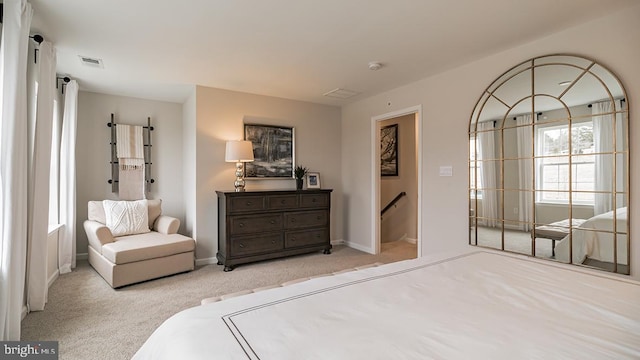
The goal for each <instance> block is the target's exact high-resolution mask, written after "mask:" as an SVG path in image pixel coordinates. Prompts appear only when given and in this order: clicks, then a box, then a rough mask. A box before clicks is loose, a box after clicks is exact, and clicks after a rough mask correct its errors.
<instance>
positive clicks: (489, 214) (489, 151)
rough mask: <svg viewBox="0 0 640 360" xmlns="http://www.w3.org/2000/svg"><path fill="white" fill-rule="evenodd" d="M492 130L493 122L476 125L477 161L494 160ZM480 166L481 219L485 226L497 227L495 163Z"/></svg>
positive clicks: (483, 163) (483, 162) (494, 147)
mask: <svg viewBox="0 0 640 360" xmlns="http://www.w3.org/2000/svg"><path fill="white" fill-rule="evenodd" d="M493 130H494V126H493V121H485V122H481V123H478V131H479V132H478V145H479V148H480V149H479V150H480V151H479V152H480V159H479V160H494V159H495V158H496V146H495V145H496V142H495V134H496V132H495V131H493ZM481 164H482V165H481V174H480V178H481V179H482V187H483V189H484V190H482V207H481V208H482V217H484V218H485V225H486V226H489V227H496V226H497V225H498V222H497V221H496V219H497V218H498V194H497V193H496V191H495V190H494V189H496V188H497V182H496V162H495V161H482V163H481ZM487 189H491V190H487Z"/></svg>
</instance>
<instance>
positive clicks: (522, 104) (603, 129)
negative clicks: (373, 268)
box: [469, 55, 630, 274]
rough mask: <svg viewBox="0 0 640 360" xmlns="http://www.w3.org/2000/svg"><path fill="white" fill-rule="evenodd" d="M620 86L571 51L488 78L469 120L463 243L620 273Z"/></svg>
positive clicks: (623, 233)
mask: <svg viewBox="0 0 640 360" xmlns="http://www.w3.org/2000/svg"><path fill="white" fill-rule="evenodd" d="M628 109H629V105H628V102H627V97H626V93H625V90H624V87H623V86H622V83H621V82H620V81H619V80H618V79H617V77H616V76H615V75H614V74H613V73H611V72H610V71H608V70H607V69H606V68H605V67H603V66H602V65H599V64H596V63H595V62H594V61H592V60H590V59H586V58H582V57H577V56H572V55H550V56H542V57H537V58H533V59H530V60H527V61H525V62H523V63H521V64H518V65H517V66H515V67H513V68H512V69H511V70H509V71H507V72H506V73H505V74H503V75H502V76H501V77H499V78H498V79H496V80H495V81H494V82H493V83H492V84H490V85H489V86H488V87H487V89H486V90H485V92H483V94H482V95H481V96H480V98H479V100H478V103H477V104H476V107H475V109H474V111H473V113H472V115H471V119H470V125H469V232H470V235H469V243H470V244H471V245H476V246H481V247H486V248H491V249H496V250H502V251H508V252H512V253H517V254H524V255H528V256H534V257H537V258H542V259H549V260H552V261H558V262H562V263H569V264H575V265H579V266H585V267H592V268H597V269H601V270H605V271H611V272H616V273H621V274H629V259H630V254H629V248H630V236H629V228H630V225H629V222H628V221H627V213H628V201H629V171H628V169H629V150H628V148H629V140H628V126H629V125H628V119H629V117H628Z"/></svg>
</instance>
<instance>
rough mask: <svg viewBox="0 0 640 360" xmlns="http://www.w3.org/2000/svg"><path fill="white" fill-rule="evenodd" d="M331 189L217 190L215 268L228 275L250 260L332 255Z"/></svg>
mask: <svg viewBox="0 0 640 360" xmlns="http://www.w3.org/2000/svg"><path fill="white" fill-rule="evenodd" d="M331 191H332V190H330V189H318V190H305V191H296V190H274V191H246V192H233V191H216V193H217V195H218V254H217V258H218V265H224V271H231V270H233V267H234V266H236V265H239V264H245V263H249V262H254V261H260V260H266V259H274V258H279V257H284V256H289V255H298V254H304V253H309V252H314V251H319V250H323V252H324V253H325V254H330V253H331V242H330V238H329V235H330V221H329V219H330V212H331Z"/></svg>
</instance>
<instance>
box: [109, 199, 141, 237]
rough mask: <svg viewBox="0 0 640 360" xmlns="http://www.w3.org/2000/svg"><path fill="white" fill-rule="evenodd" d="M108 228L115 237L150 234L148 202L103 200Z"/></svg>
mask: <svg viewBox="0 0 640 360" xmlns="http://www.w3.org/2000/svg"><path fill="white" fill-rule="evenodd" d="M102 206H103V207H104V214H105V217H106V220H107V223H106V225H107V227H108V228H109V230H111V233H112V234H113V236H123V235H133V234H141V233H146V232H149V231H150V230H149V212H148V210H147V200H136V201H113V200H103V201H102Z"/></svg>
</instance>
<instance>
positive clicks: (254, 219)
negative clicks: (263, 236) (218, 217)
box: [229, 214, 282, 235]
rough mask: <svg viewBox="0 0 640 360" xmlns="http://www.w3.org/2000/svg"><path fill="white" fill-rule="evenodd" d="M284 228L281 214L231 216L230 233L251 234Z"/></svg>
mask: <svg viewBox="0 0 640 360" xmlns="http://www.w3.org/2000/svg"><path fill="white" fill-rule="evenodd" d="M278 230H282V215H281V214H261V215H246V216H238V215H236V216H229V234H230V235H240V234H251V233H256V232H257V233H263V232H268V231H278Z"/></svg>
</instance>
